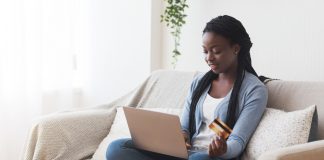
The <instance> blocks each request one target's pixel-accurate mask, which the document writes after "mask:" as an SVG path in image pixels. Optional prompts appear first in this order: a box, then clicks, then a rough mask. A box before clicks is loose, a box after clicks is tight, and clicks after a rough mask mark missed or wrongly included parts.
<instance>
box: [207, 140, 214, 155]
mask: <svg viewBox="0 0 324 160" xmlns="http://www.w3.org/2000/svg"><path fill="white" fill-rule="evenodd" d="M212 151H213V148H212V144H211V143H210V144H209V146H208V155H209V157H213V156H214V155H213V152H212Z"/></svg>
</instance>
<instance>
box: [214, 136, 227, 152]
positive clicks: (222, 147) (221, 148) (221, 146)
mask: <svg viewBox="0 0 324 160" xmlns="http://www.w3.org/2000/svg"><path fill="white" fill-rule="evenodd" d="M216 144H217V146H219V148H218V149H219V151H220V152H222V153H224V152H225V151H226V150H225V147H226V142H225V141H223V140H222V139H221V138H220V137H219V138H217V140H216Z"/></svg>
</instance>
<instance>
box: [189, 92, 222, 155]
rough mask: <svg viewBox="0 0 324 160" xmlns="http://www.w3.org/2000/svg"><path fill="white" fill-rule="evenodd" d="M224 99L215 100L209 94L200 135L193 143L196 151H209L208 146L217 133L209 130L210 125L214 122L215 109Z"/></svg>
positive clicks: (205, 102)
mask: <svg viewBox="0 0 324 160" xmlns="http://www.w3.org/2000/svg"><path fill="white" fill-rule="evenodd" d="M223 99H224V98H214V97H212V96H210V95H209V94H208V93H207V96H206V99H205V101H204V104H203V108H202V113H203V118H202V125H201V128H200V130H199V134H198V135H197V136H196V137H195V138H194V139H193V141H192V146H193V149H194V150H208V146H209V144H210V143H211V141H212V139H213V137H214V136H215V132H213V131H212V130H211V129H209V127H208V125H209V124H210V123H211V122H212V121H213V120H214V113H215V109H216V108H217V105H218V104H219V103H220V102H221V101H222V100H223Z"/></svg>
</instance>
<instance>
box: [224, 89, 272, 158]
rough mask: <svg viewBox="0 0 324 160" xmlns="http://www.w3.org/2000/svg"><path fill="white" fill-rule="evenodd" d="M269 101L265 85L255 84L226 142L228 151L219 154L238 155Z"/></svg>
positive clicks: (228, 156) (229, 156)
mask: <svg viewBox="0 0 324 160" xmlns="http://www.w3.org/2000/svg"><path fill="white" fill-rule="evenodd" d="M267 101H268V90H267V88H266V87H265V86H264V85H256V86H254V87H253V88H252V89H251V90H250V91H249V92H248V93H247V95H246V96H245V103H244V106H243V109H242V111H241V113H240V114H239V118H238V119H237V121H236V124H235V126H234V128H233V132H232V134H231V135H230V136H229V138H228V140H227V142H226V144H227V151H226V153H225V154H223V155H221V156H219V157H220V158H224V159H231V158H235V157H238V156H239V155H240V154H241V153H242V152H243V150H244V148H245V146H246V144H247V143H248V141H249V139H250V137H251V136H252V134H253V132H254V131H255V129H256V127H257V126H258V124H259V122H260V120H261V117H262V115H263V112H264V110H265V108H266V104H267Z"/></svg>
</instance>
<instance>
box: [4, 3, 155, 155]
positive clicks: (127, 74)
mask: <svg viewBox="0 0 324 160" xmlns="http://www.w3.org/2000/svg"><path fill="white" fill-rule="evenodd" d="M128 1H129V5H126V6H125V5H124V4H123V3H124V2H125V1H124V2H114V1H104V0H100V1H99V0H97V1H85V0H83V1H82V0H55V1H52V0H10V1H9V0H0V21H1V22H0V126H1V129H0V159H18V157H20V155H21V154H22V152H23V145H24V144H25V142H26V137H27V134H28V130H29V128H30V127H31V124H32V122H33V120H34V119H35V118H38V117H39V116H42V115H44V114H49V113H53V112H56V111H60V110H68V109H72V108H81V107H89V106H94V105H98V104H102V103H107V102H109V101H110V100H113V99H114V98H117V97H119V96H121V95H123V94H124V93H126V92H128V91H130V90H131V89H133V88H135V87H136V85H138V84H139V83H140V82H141V81H143V80H144V79H145V77H147V76H148V74H149V59H150V57H149V49H150V46H149V45H150V32H149V31H150V16H149V13H150V3H148V2H149V1H141V2H137V3H136V2H131V0H128ZM134 5H135V6H136V5H137V6H138V7H137V8H136V7H135V8H134V7H132V6H134ZM141 8H142V9H141ZM124 9H125V10H129V11H130V12H125V13H124V14H121V17H120V16H119V17H116V16H115V15H116V14H115V12H118V11H121V10H124ZM138 9H139V11H138ZM125 19H128V20H127V21H125ZM130 22H131V23H136V22H140V23H137V24H133V26H132V28H130V27H129V26H128V25H129V23H130ZM116 30H120V31H121V32H120V33H116ZM125 36H128V37H129V38H127V39H125ZM117 53H118V54H117Z"/></svg>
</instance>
